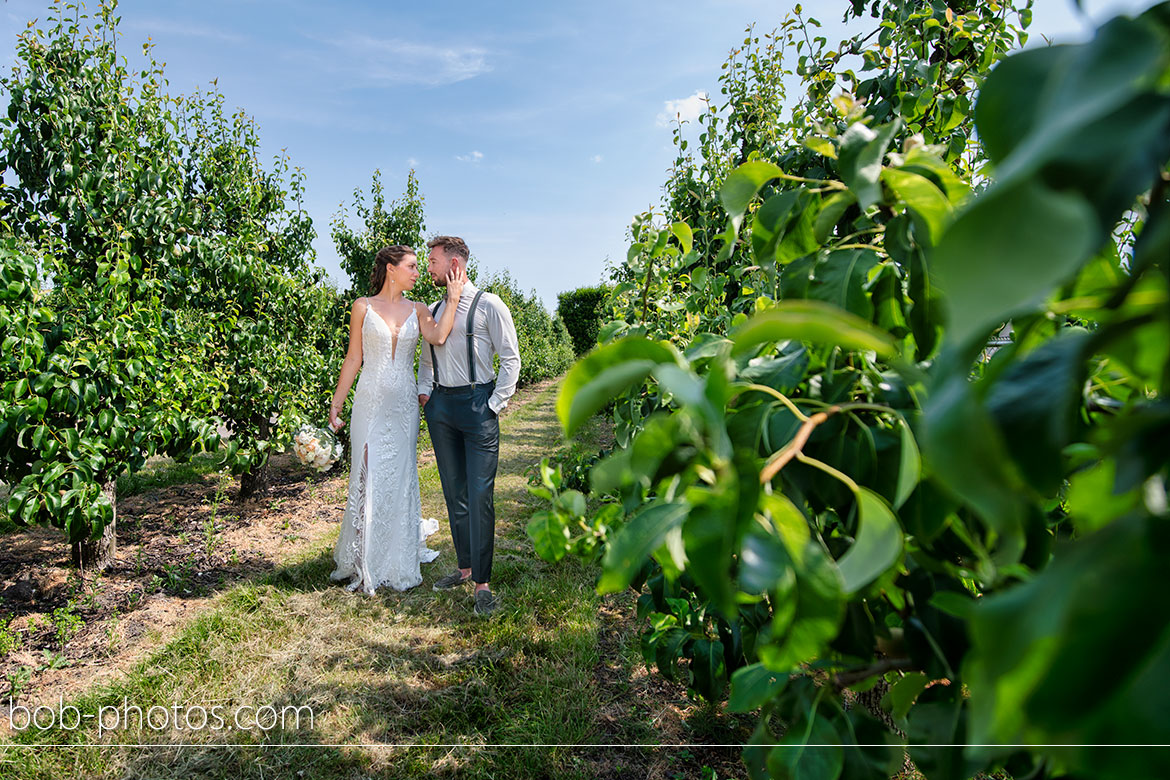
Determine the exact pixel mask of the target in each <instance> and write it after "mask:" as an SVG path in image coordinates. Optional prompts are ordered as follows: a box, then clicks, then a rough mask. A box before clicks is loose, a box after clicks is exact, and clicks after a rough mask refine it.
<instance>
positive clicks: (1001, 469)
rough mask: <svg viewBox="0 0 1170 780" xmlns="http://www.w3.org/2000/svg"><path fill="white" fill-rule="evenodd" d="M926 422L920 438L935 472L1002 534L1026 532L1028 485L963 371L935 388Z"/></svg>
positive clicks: (1015, 535)
mask: <svg viewBox="0 0 1170 780" xmlns="http://www.w3.org/2000/svg"><path fill="white" fill-rule="evenodd" d="M922 422H923V424H922V429H921V430H922V438H921V441H920V443H921V444H922V447H923V451H924V454H925V456H926V459H927V462H928V463H929V464H930V466H931V469H932V470H933V475H934V478H935V479H936V480H937V481H940V482H941V483H943V484H944V485H945V486H946V487H947V488H948V489H949V490H950V491H951V492H953V493H954V494H955V495H957V496H959V497H961V498H963V499H964V500H966V501H967V502H969V503H970V505H971V507H972V508H973V509H974V510H975V511H976V512H977V513H978V514H979V515H980V516H981V517H982V518H983V519H984V520H985V521H986V522H987V523H988V525H989V526H990V527H991V528H993V529H995V531H996V532H997V533H998V534H999V535H1000V536H1001V537H1008V538H1012V539H1016V540H1019V539H1020V538H1022V534H1023V526H1024V516H1025V506H1026V499H1025V496H1026V495H1028V488H1027V485H1026V483H1025V482H1024V480H1023V479H1022V478H1021V477H1020V475H1019V472H1018V471H1017V470H1016V467H1015V464H1014V463H1013V461H1012V459H1011V457H1010V456H1009V454H1008V452H1007V448H1006V447H1005V446H1004V442H1003V438H1002V437H1001V436H1000V433H999V430H998V428H997V427H996V425H995V423H994V421H993V420H992V418H991V416H990V415H989V414H988V413H987V410H986V409H985V408H983V406H982V405H980V404H979V402H978V401H977V399H976V398H975V395H974V392H973V391H972V387H971V382H970V381H969V380H968V379H967V377H966V376H965V375H963V376H952V377H951V378H949V379H948V380H946V381H945V382H944V383H943V384H942V385H941V386H940V387H937V388H935V389H934V390H933V392H932V393H931V396H930V399H929V400H928V401H927V403H926V406H925V408H924V410H923V419H922ZM956 442H962V446H956V444H955V443H956Z"/></svg>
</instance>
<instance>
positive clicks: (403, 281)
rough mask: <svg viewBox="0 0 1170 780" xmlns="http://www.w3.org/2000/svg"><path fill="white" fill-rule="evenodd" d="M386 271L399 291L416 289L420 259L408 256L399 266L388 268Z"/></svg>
mask: <svg viewBox="0 0 1170 780" xmlns="http://www.w3.org/2000/svg"><path fill="white" fill-rule="evenodd" d="M386 271H387V272H388V273H389V274H390V275H391V278H392V279H393V280H394V283H395V284H396V285H397V286H398V289H400V290H411V289H414V283H415V282H417V281H418V258H417V257H415V256H414V255H406V256H405V257H403V258H402V262H401V263H399V264H398V265H389V266H386Z"/></svg>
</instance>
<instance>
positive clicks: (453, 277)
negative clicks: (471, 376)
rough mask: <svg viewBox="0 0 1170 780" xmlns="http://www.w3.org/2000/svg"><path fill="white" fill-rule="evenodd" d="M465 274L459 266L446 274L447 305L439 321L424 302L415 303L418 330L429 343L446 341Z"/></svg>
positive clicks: (457, 306) (453, 321)
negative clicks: (436, 320)
mask: <svg viewBox="0 0 1170 780" xmlns="http://www.w3.org/2000/svg"><path fill="white" fill-rule="evenodd" d="M466 281H467V275H466V274H465V273H464V272H463V269H461V268H455V269H454V270H452V271H451V273H449V274H447V305H446V306H444V307H443V314H442V315H441V316H440V317H439V321H438V322H435V318H434V317H432V316H431V310H430V309H428V308H427V305H426V304H425V303H416V304H415V311H417V312H418V331H419V333H421V334H422V337H423V338H424V339H426V340H427V341H429V342H430V343H432V344H434V345H435V346H438V345H440V344H443V343H444V342H446V341H447V336H448V335H450V333H451V328H452V326H453V325H454V324H455V310H456V309H457V308H459V298H460V297H461V296H462V295H463V285H464V283H465V282H466Z"/></svg>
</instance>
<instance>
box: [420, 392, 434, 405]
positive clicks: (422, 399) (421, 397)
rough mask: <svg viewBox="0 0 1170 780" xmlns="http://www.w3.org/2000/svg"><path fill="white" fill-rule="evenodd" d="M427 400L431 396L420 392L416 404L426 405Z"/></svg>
mask: <svg viewBox="0 0 1170 780" xmlns="http://www.w3.org/2000/svg"><path fill="white" fill-rule="evenodd" d="M429 400H431V397H430V396H429V395H421V394H420V395H419V397H418V405H419V406H426V405H427V401H429Z"/></svg>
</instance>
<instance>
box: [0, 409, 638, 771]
mask: <svg viewBox="0 0 1170 780" xmlns="http://www.w3.org/2000/svg"><path fill="white" fill-rule="evenodd" d="M554 394H555V388H551V387H550V388H548V389H547V390H545V392H544V393H543V394H542V395H541V397H539V398H537V399H534V400H533V401H532V402H530V403H529V404H528V405H527V406H525V407H524V408H523V409H520V410H518V411H517V412H516V413H514V414H512V415H510V416H508V417H506V418H505V419H504V421H503V424H502V448H501V463H500V476H499V480H498V482H497V499H496V510H497V544H496V558H495V568H494V572H493V583H492V584H493V589H494V590H495V591H496V593H497V594H498V595H499V597H500V598H501V599H502V603H503V607H502V609H501V611H500V612H499V613H498V614H497V615H495V616H494V617H493V618H492V619H490V620H483V619H480V618H477V617H476V616H475V615H474V614H473V611H472V595H471V590H470V588H468V589H464V590H459V591H456V592H446V593H438V594H437V593H434V592H432V590H431V587H430V586H431V583H432V582H433V581H434V580H435V579H437V578H438V577H440V576H442V575H443V574H445V573H446V572H447V571H449V570H450V568H451V567H453V565H454V554H453V551H452V550H451V547H450V540H449V537H448V536H447V535H446V534H445V533H441V534H440V535H438V536H436V537H433V538H432V546H437V547H438V548H439V549H440V550H442V555H441V556H440V558H439V560H438V561H437V562H436V563H434V564H431V565H430V566H427V567H424V583H423V585H422V586H420V587H419V588H416V589H414V590H412V591H408V592H406V593H396V592H392V591H391V592H379V594H378V595H377V596H376V597H373V598H370V597H365V596H362V595H355V594H352V593H348V592H346V591H345V590H344V589H342V588H340V587H337V586H334V585H330V584H328V574H329V571H330V570H331V568H332V560H331V545H332V539H330V540H329V542H328V544H326V545H323V546H321V547H319V548H318V549H314V550H313V551H311V552H310V553H309V554H308V555H307V556H306V557H304V558H303V559H302V560H299V561H295V562H292V563H290V564H288V565H286V566H284V567H283V568H281V569H279V570H278V571H276V572H275V573H273V574H271V575H269V576H268V577H266V578H264V579H263V580H260V581H256V582H251V583H247V584H242V585H239V586H237V587H235V588H233V589H231V590H229V591H227V592H225V593H223V594H221V595H220V596H219V597H217V598H216V600H215V602H214V605H213V607H212V608H210V609H209V610H208V611H207V612H205V613H203V614H202V615H201V616H200V617H198V618H197V619H195V620H194V621H193V622H192V623H191V624H189V625H188V626H187V627H186V628H185V630H183V631H182V633H181V634H180V635H179V636H178V637H177V638H175V639H174V640H173V641H171V642H170V643H169V644H167V645H166V646H165V647H163V648H162V649H160V650H159V651H157V652H156V653H155V654H154V655H153V656H151V657H150V658H148V659H147V660H146V661H145V662H143V663H141V664H140V665H138V666H137V667H136V668H135V669H134V670H133V671H132V672H130V673H129V674H127V675H126V676H125V677H123V678H122V679H121V680H119V681H117V682H116V683H114V684H111V685H106V686H103V687H99V688H95V689H93V690H91V691H89V692H87V693H85V694H84V695H82V696H80V697H79V698H78V699H77V700H76V701H75V702H73V704H74V705H75V706H76V707H77V708H78V711H79V714H80V715H81V718H82V719H83V721H84V725H83V726H82V727H81V728H77V729H64V728H60V727H58V728H50V729H45V730H38V729H35V728H30V729H27V730H24V731H21V732H18V733H17V735H16V737H15V739H14V741H13V743H10V744H9V745H8V746H4V745H3V744H2V743H0V776H3V777H6V778H55V777H61V776H66V775H69V776H78V775H80V776H86V777H200V778H262V777H264V778H268V777H306V778H351V777H365V776H368V775H369V774H370V773H378V774H383V773H384V774H386V776H393V777H397V778H410V777H433V776H436V775H437V776H458V777H461V778H462V777H467V778H489V777H491V778H531V777H567V778H572V777H582V778H584V777H595V776H597V775H598V773H599V767H601V766H605V765H607V764H609V763H610V762H612V761H617V762H618V763H622V762H626V763H627V764H628V763H629V762H630V761H631V760H635V763H636V758H637V756H636V755H635V754H632V753H628V752H627V753H625V754H623V756H621V757H614V756H612V755H609V753H612V751H607V755H605V756H602V755H599V754H598V753H597V751H592V752H591V751H588V750H582V749H578V748H572V747H500V746H504V745H520V746H538V745H580V744H591V743H599V742H615V741H616V742H618V743H632V742H646V741H648V740H650V739H651V738H652V736H653V734H652V732H651V730H650V729H649V727H648V725H647V724H645V723H642V722H639V721H637V720H636V719H632V720H631V721H630V722H629V723H624V724H619V725H618V726H617V727H616V728H617V733H618V737H617V738H616V739H615V734H614V729H615V727H614V726H613V725H612V724H611V725H610V726H608V727H607V730H606V732H605V733H603V732H602V730H601V726H600V725H599V721H598V712H599V710H600V709H601V708H602V705H603V704H609V705H611V706H612V702H607V701H603V700H602V694H601V693H599V691H598V690H597V684H596V679H595V677H596V670H597V666H598V663H599V656H598V653H599V648H598V632H599V623H600V619H599V616H598V596H597V595H596V594H595V593H594V591H593V584H594V581H595V570H594V569H593V568H592V567H590V566H587V565H585V564H582V563H578V562H573V561H568V562H562V563H561V564H558V565H556V566H552V565H548V564H545V563H544V562H542V561H540V560H539V559H537V558H536V557H535V555H534V554H533V553H532V550H531V545H530V543H529V542H528V540H527V538H526V535H525V526H526V524H527V520H528V518H529V517H530V516H531V514H532V512H533V511H534V509H535V500H534V499H532V498H531V497H530V496H529V495H528V493H527V490H526V476H525V472H526V470H527V468H528V467H529V466H530V465H531V464H532V463H535V462H539V460H540V457H541V455H542V454H544V453H547V452H551V451H552V450H553V449H555V448H556V447H557V446H558V444H559V443H560V439H559V435H558V427H557V426H556V424H555V415H554V413H553V408H552V401H553V397H554ZM420 484H421V489H422V493H423V506H424V513H426V514H434V515H435V516H440V517H443V516H445V515H446V512H445V511H443V509H442V497H441V493H440V489H439V482H438V476H437V471H436V469H435V466H434V464H433V462H432V463H431V464H430V465H428V466H426V467H425V468H424V469H423V471H422V474H421V480H420ZM440 537H442V538H441V539H440ZM436 539H440V541H439V542H435V540H436ZM625 652H628V651H625ZM625 652H623V655H624V654H625ZM623 661H624V663H623V664H622V665H623V666H625V665H626V663H630V664H632V663H633V658H631V657H629V656H627V657H626V658H625V659H623ZM124 703H128V704H130V705H132V706H136V707H138V708H140V709H141V710H142V711H143V712H147V711H148V710H149V708H150V707H161V708H165V709H166V710H167V711H169V712H170V713H172V716H171V718H173V714H174V713H175V712H176V711H175V710H174V707H175V706H176V705H178V706H179V707H180V710H178V711H177V712H179V713H182V714H183V715H187V714H190V713H192V712H193V708H195V707H197V706H198V707H203V708H204V709H205V710H206V709H209V708H211V707H214V706H218V707H220V708H221V712H222V713H223V714H224V716H225V720H227V721H228V722H229V723H228V724H227V725H228V727H227V728H224V729H213V728H210V727H204V728H182V726H183V725H184V724H183V722H182V720H181V719H180V724H179V725H180V727H181V728H179V729H175V728H173V720H171V718H168V721H169V725H171V727H170V728H165V729H154V728H151V727H139V724H137V723H131V724H130V725H129V727H126V724H120V726H121V727H118V728H112V729H110V730H107V731H105V732H104V733H102V734H101V735H100V737H99V733H98V731H99V730H98V727H97V725H96V721H97V718H98V716H99V714H101V713H103V712H104V713H105V715H106V722H107V724H109V723H110V722H111V719H112V718H111V713H113V712H114V711H116V710H120V708H122V707H123V705H124ZM242 705H249V706H252V707H257V706H266V705H271V706H273V707H275V708H276V710H280V709H282V708H284V707H286V706H293V707H306V706H307V707H309V708H311V710H312V722H311V723H305V722H303V721H302V722H301V723H300V725H299V727H292V726H291V724H289V725H290V727H289V728H285V729H283V730H282V729H280V728H275V729H272V730H268V731H264V730H258V729H255V728H252V729H250V730H248V729H239V728H231V727H230V726H231V724H230V720H231V715H230V714H231V713H232V712H234V711H235V709H236V708H237V707H239V706H242ZM103 708H107V709H103ZM109 708H112V709H109ZM159 713H160V711H155V714H156V716H157V715H159ZM118 714H119V715H121V714H122V713H121V712H119V713H118ZM131 714H133V710H131ZM71 717H72V716H71ZM180 717H182V715H181V716H180ZM198 719H199V718H198V712H197V711H195V722H196V723H197V722H198ZM131 720H132V721H133V720H135V718H134V717H132V718H131ZM159 721H161V717H156V723H157V722H159ZM245 725H247V724H245ZM179 743H182V744H183V745H184V746H183V747H175V746H174V745H176V744H179ZM47 745H64V747H54V748H47V747H44V746H47ZM136 745H150V746H152V747H150V748H149V749H144V748H140V747H135V746H136ZM298 745H315V746H340V747H298ZM402 745H410V746H413V747H396V746H402Z"/></svg>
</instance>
